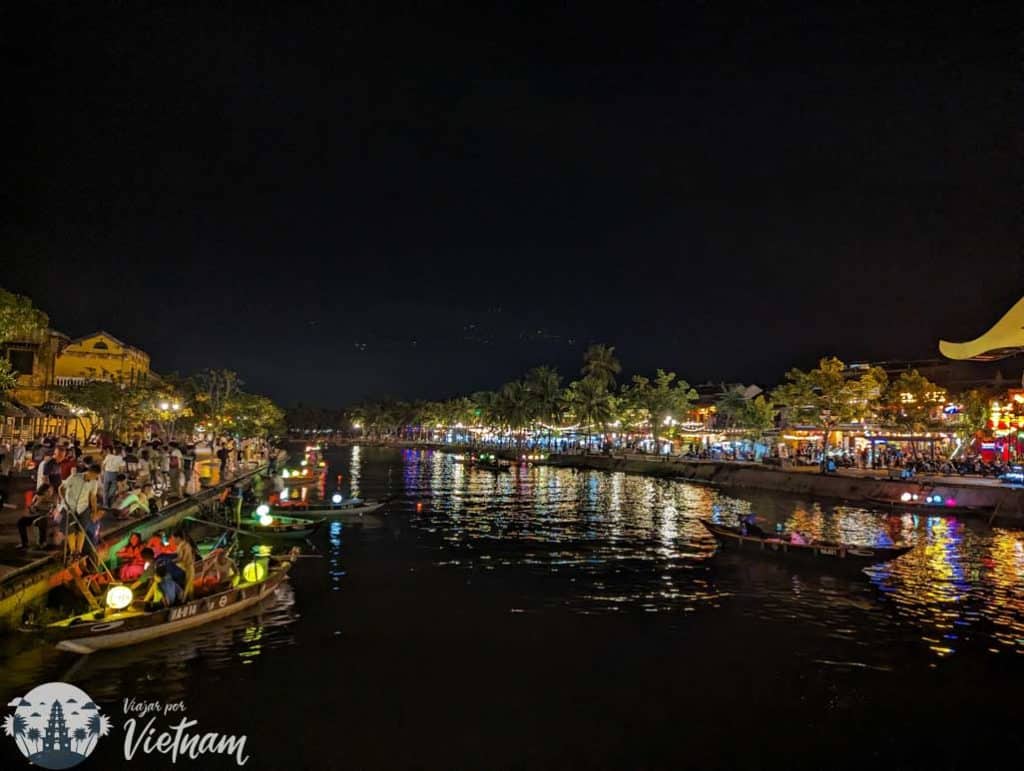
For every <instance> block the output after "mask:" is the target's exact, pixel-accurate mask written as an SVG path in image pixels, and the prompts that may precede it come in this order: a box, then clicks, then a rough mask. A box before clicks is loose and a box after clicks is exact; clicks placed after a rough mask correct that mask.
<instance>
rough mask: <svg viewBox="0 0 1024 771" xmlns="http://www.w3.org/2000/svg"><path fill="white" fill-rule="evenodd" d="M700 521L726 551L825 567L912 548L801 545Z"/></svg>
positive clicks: (874, 560)
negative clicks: (744, 533) (750, 534)
mask: <svg viewBox="0 0 1024 771" xmlns="http://www.w3.org/2000/svg"><path fill="white" fill-rule="evenodd" d="M700 522H701V524H702V525H704V527H705V529H707V531H708V532H709V533H711V535H713V536H714V537H715V540H716V541H718V544H719V547H720V548H722V549H723V550H728V551H733V552H737V553H743V554H745V555H749V556H763V557H770V558H773V559H778V560H784V561H792V562H794V563H799V564H804V565H814V566H818V567H821V568H826V569H834V568H841V569H853V570H859V569H860V568H863V567H867V566H868V565H875V564H878V563H881V562H889V561H891V560H894V559H896V558H897V557H901V556H903V555H904V554H906V553H907V552H908V551H910V549H911V547H909V546H899V547H891V548H889V547H886V548H874V547H870V546H852V545H849V544H834V543H821V544H809V545H806V546H804V545H798V544H791V543H789V542H788V541H783V540H781V539H779V538H758V537H757V536H749V535H743V534H742V533H740V531H739V530H738V529H737V528H732V527H726V526H724V525H716V524H714V523H712V522H709V521H707V520H704V519H702V520H701V521H700Z"/></svg>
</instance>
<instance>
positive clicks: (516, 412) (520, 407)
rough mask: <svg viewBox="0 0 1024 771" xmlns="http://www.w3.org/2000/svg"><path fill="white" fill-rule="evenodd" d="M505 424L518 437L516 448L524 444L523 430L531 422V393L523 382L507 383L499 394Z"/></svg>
mask: <svg viewBox="0 0 1024 771" xmlns="http://www.w3.org/2000/svg"><path fill="white" fill-rule="evenodd" d="M498 398H499V402H500V404H501V412H502V414H503V415H504V418H505V423H506V424H507V425H508V427H509V429H510V430H511V431H513V432H517V435H516V447H520V446H521V445H522V442H523V434H522V429H523V428H524V427H525V426H526V425H527V424H529V422H530V391H529V389H528V388H527V387H526V384H525V383H523V381H521V380H513V381H512V382H511V383H505V385H503V386H502V387H501V391H499V392H498Z"/></svg>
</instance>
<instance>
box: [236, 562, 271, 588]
mask: <svg viewBox="0 0 1024 771" xmlns="http://www.w3.org/2000/svg"><path fill="white" fill-rule="evenodd" d="M266 577H267V566H266V564H265V563H264V562H263V560H254V561H252V562H250V563H248V564H247V565H246V566H245V567H244V568H242V578H244V579H245V580H246V582H247V583H250V584H255V583H258V582H259V581H262V580H263V579H264V578H266Z"/></svg>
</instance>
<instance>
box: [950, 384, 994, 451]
mask: <svg viewBox="0 0 1024 771" xmlns="http://www.w3.org/2000/svg"><path fill="white" fill-rule="evenodd" d="M988 419H989V395H988V394H987V393H985V391H982V390H980V389H977V388H974V389H971V390H970V391H967V392H966V393H964V394H963V395H962V396H961V397H960V419H959V421H958V422H957V435H958V436H959V437H960V439H961V440H962V441H963V443H964V446H966V445H968V444H969V443H970V442H972V441H973V440H974V439H975V438H976V437H977V436H978V435H979V434H980V433H982V432H983V431H984V430H985V429H986V428H988Z"/></svg>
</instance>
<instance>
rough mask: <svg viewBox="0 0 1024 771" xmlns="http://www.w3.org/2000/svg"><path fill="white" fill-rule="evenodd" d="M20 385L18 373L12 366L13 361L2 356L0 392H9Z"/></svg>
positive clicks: (0, 359)
mask: <svg viewBox="0 0 1024 771" xmlns="http://www.w3.org/2000/svg"><path fill="white" fill-rule="evenodd" d="M16 385H18V373H17V372H15V371H14V369H13V368H12V367H11V362H10V361H9V360H7V359H5V358H0V394H4V393H7V392H8V391H10V390H11V389H12V388H14V387H15V386H16Z"/></svg>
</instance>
